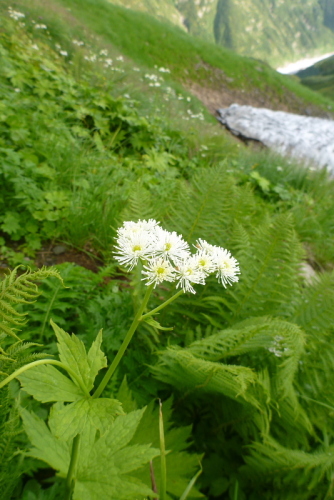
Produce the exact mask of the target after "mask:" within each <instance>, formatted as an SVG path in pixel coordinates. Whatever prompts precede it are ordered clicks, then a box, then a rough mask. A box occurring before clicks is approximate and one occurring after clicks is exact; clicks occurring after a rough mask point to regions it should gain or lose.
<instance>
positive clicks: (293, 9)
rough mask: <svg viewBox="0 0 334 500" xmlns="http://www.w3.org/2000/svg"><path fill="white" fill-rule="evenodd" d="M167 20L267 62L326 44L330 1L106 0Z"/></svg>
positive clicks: (333, 15)
mask: <svg viewBox="0 0 334 500" xmlns="http://www.w3.org/2000/svg"><path fill="white" fill-rule="evenodd" d="M111 1H112V2H113V3H115V4H117V5H123V6H125V7H128V8H132V9H135V10H141V11H146V12H149V13H150V14H151V15H154V16H156V17H158V18H164V19H166V20H169V21H171V22H173V23H175V24H177V25H178V26H180V25H183V27H184V28H186V29H187V31H188V32H189V33H191V34H193V35H195V36H199V37H201V38H203V39H205V40H207V41H211V42H216V43H217V44H219V45H222V46H225V47H229V48H231V49H233V50H235V51H236V52H238V53H239V54H243V55H248V56H252V57H258V58H261V59H263V60H265V61H267V62H268V63H270V64H272V65H279V64H281V63H283V62H286V61H291V60H296V59H298V58H301V57H305V56H306V55H311V54H314V53H319V52H322V51H325V49H327V48H330V46H331V45H333V42H334V34H333V29H334V5H333V2H332V1H331V0H306V1H305V0H294V2H284V1H283V2H282V1H276V0H175V1H174V2H173V1H172V0H159V1H157V0H111Z"/></svg>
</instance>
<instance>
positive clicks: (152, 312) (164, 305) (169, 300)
mask: <svg viewBox="0 0 334 500" xmlns="http://www.w3.org/2000/svg"><path fill="white" fill-rule="evenodd" d="M183 293H184V292H183V290H179V291H178V292H177V293H176V294H175V295H173V296H172V297H171V298H170V299H168V300H166V302H164V303H163V304H160V306H158V307H156V308H155V309H152V311H150V312H148V313H146V314H143V316H142V317H141V319H142V320H145V319H146V318H148V317H149V316H152V315H153V314H155V313H157V312H158V311H161V309H163V308H164V307H166V306H168V304H170V303H171V302H173V301H174V300H175V299H177V298H178V297H180V295H182V294H183Z"/></svg>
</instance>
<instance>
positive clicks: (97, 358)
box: [51, 320, 107, 391]
mask: <svg viewBox="0 0 334 500" xmlns="http://www.w3.org/2000/svg"><path fill="white" fill-rule="evenodd" d="M51 326H52V328H53V330H54V332H55V334H56V336H57V339H58V351H59V357H60V360H61V361H62V362H63V363H64V364H65V365H66V366H68V367H69V368H70V369H71V370H72V371H74V372H75V373H76V374H77V375H78V377H80V378H81V380H82V381H83V383H84V385H85V386H86V387H87V390H88V391H91V390H92V388H93V386H94V380H95V377H96V375H97V373H98V371H99V370H101V368H104V367H106V366H107V360H106V357H105V355H104V354H103V352H102V351H101V349H100V346H101V342H102V331H100V332H99V333H98V335H97V337H96V339H95V341H94V342H93V344H92V346H91V348H90V349H89V352H88V355H87V353H86V348H85V345H84V343H83V342H82V341H81V340H79V339H78V337H76V336H75V335H73V334H72V335H69V334H68V333H66V332H65V331H64V330H63V329H62V328H59V326H57V325H56V324H55V323H54V322H53V321H52V320H51ZM74 382H75V380H74Z"/></svg>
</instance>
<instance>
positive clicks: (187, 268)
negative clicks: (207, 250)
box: [176, 256, 205, 293]
mask: <svg viewBox="0 0 334 500" xmlns="http://www.w3.org/2000/svg"><path fill="white" fill-rule="evenodd" d="M176 275H177V279H178V280H179V281H178V283H177V285H176V288H178V287H179V286H180V287H182V289H183V291H184V292H191V293H196V292H195V290H194V288H193V287H192V285H191V283H197V284H200V285H205V274H204V273H203V271H202V270H201V269H199V268H198V265H197V259H196V256H190V257H188V258H187V259H184V260H182V261H181V262H179V263H178V267H177V269H176Z"/></svg>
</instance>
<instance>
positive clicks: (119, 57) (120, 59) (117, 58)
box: [116, 56, 124, 62]
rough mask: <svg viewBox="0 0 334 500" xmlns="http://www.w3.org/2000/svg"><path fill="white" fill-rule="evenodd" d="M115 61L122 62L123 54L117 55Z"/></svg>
mask: <svg viewBox="0 0 334 500" xmlns="http://www.w3.org/2000/svg"><path fill="white" fill-rule="evenodd" d="M116 61H121V62H124V57H123V56H118V57H116Z"/></svg>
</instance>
